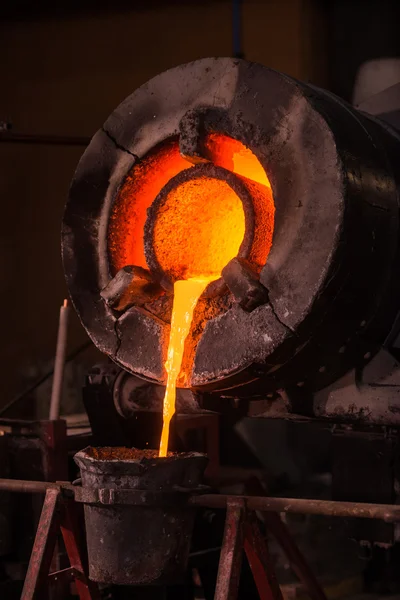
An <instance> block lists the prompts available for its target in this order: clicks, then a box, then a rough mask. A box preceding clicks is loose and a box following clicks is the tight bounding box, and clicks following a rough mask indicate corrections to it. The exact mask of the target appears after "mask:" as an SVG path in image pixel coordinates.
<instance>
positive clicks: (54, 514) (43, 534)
mask: <svg viewBox="0 0 400 600" xmlns="http://www.w3.org/2000/svg"><path fill="white" fill-rule="evenodd" d="M59 497H60V490H59V489H57V488H52V487H50V488H49V489H48V490H47V491H46V497H45V500H44V504H43V509H42V514H41V516H40V520H39V525H38V529H37V532H36V537H35V541H34V544H33V548H32V554H31V559H30V561H29V566H28V571H27V573H26V577H25V582H24V587H23V590H22V595H21V600H34V599H35V598H37V599H38V600H40V598H43V597H44V595H43V594H44V589H45V586H46V582H47V576H48V573H49V569H50V565H51V561H52V558H53V553H54V548H55V544H56V539H57V529H58V526H59V520H58V499H59Z"/></svg>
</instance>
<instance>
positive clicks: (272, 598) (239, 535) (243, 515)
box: [214, 497, 326, 600]
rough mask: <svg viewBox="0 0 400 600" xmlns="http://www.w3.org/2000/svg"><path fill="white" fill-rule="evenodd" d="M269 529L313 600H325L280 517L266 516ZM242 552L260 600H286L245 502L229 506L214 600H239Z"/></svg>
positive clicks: (237, 500) (234, 501)
mask: <svg viewBox="0 0 400 600" xmlns="http://www.w3.org/2000/svg"><path fill="white" fill-rule="evenodd" d="M266 524H267V529H269V530H270V531H271V533H272V534H273V535H274V537H276V539H277V541H278V543H279V544H280V545H281V547H282V549H283V550H284V552H285V553H286V555H287V557H288V559H289V561H290V563H291V566H292V568H293V570H294V571H295V573H296V575H297V576H298V577H299V579H300V581H301V582H302V583H303V585H304V587H305V589H306V590H307V592H308V595H309V596H310V598H311V600H326V596H325V593H324V591H323V589H322V588H321V587H320V586H319V584H318V582H317V580H316V579H315V577H314V575H313V573H312V571H311V569H310V568H309V566H308V564H307V563H306V561H305V559H304V557H303V555H302V554H301V552H300V550H299V549H298V548H297V546H296V544H295V542H294V540H293V539H292V537H291V535H290V533H289V531H288V530H287V529H286V526H285V525H284V523H283V522H282V521H281V519H280V517H279V515H275V514H274V515H273V518H271V514H267V515H266ZM243 552H244V553H245V554H246V557H247V560H248V563H249V566H250V569H251V571H252V573H253V577H254V582H255V584H256V587H257V590H258V595H259V597H260V600H283V595H282V591H281V588H280V586H279V582H278V579H277V577H276V573H275V569H274V566H273V562H272V559H271V555H270V553H269V549H268V545H267V542H266V539H265V536H263V535H262V533H261V530H260V527H259V521H258V519H257V516H256V513H255V511H253V510H248V509H247V508H246V502H245V500H243V498H234V497H232V498H230V499H229V500H228V502H227V512H226V521H225V530H224V537H223V542H222V548H221V555H220V561H219V567H218V576H217V585H216V590H215V596H214V600H236V599H237V597H238V592H239V583H240V573H241V569H242V559H243Z"/></svg>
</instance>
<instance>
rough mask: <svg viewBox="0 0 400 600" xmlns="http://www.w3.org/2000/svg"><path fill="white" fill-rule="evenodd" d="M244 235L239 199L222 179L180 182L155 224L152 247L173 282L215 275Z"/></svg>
mask: <svg viewBox="0 0 400 600" xmlns="http://www.w3.org/2000/svg"><path fill="white" fill-rule="evenodd" d="M244 234H245V215H244V210H243V205H242V202H241V200H240V198H239V197H238V196H237V195H236V193H235V192H234V190H233V189H232V188H231V187H230V186H229V185H228V184H227V183H226V181H223V180H220V179H214V178H212V177H201V178H199V179H192V180H189V181H186V182H183V183H181V184H180V185H179V186H177V187H176V188H174V189H173V190H172V191H171V192H170V193H169V194H168V196H167V198H166V200H165V202H164V204H163V205H162V208H161V209H160V210H159V212H158V215H157V219H156V222H155V226H154V240H153V247H154V251H155V254H156V257H157V260H158V263H159V265H160V266H161V268H162V270H163V271H164V272H165V273H167V274H168V275H169V276H170V277H171V279H172V280H174V281H175V280H177V279H190V278H193V277H208V276H213V278H214V279H217V278H218V277H219V276H220V273H221V271H222V269H223V268H224V266H225V265H226V264H227V263H228V262H229V261H230V260H231V259H232V258H234V257H235V256H237V254H238V252H239V248H240V245H241V243H242V241H243V237H244Z"/></svg>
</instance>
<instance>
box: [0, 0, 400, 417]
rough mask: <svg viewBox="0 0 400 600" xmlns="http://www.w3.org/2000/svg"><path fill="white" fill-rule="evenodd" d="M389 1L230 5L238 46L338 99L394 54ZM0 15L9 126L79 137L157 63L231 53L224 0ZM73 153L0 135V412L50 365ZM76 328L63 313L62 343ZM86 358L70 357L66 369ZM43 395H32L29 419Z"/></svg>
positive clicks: (24, 9)
mask: <svg viewBox="0 0 400 600" xmlns="http://www.w3.org/2000/svg"><path fill="white" fill-rule="evenodd" d="M399 4H400V3H399V2H388V1H387V0H380V1H373V2H372V1H367V0H365V1H363V2H352V1H350V0H347V1H345V0H343V1H342V0H338V1H336V2H334V1H332V2H328V1H325V2H323V1H318V0H270V1H268V0H265V1H262V0H243V2H242V10H241V31H242V37H241V48H240V50H241V51H242V52H243V54H244V56H245V58H246V59H248V60H251V61H256V62H259V63H262V64H265V65H267V66H270V67H272V68H274V69H277V70H280V71H284V72H285V73H287V74H289V75H291V76H293V77H296V78H298V79H301V80H306V81H311V82H312V83H314V84H316V85H319V86H322V87H328V88H330V89H331V90H333V91H334V92H336V93H337V94H339V95H341V96H343V97H344V98H346V99H347V100H350V99H351V97H352V92H353V86H354V79H355V75H356V72H357V69H358V68H359V66H360V65H361V64H362V63H363V62H365V61H366V60H370V59H375V58H380V57H384V58H387V57H397V56H398V55H399V41H398V40H399V39H400V38H399V35H398V31H397V28H398V25H399V23H400V19H399V12H400V9H399V6H398V5H399ZM0 19H1V20H0V78H1V79H0V90H1V93H0V121H5V120H10V121H12V123H13V131H15V132H16V133H38V134H39V133H40V134H58V135H70V136H91V135H93V133H94V132H95V131H96V130H97V129H98V128H99V127H100V126H101V125H102V123H103V122H104V120H105V119H106V117H107V116H108V115H109V113H110V112H111V111H112V110H113V109H114V108H115V107H116V106H117V105H118V104H119V103H120V102H121V101H122V100H123V99H124V98H125V97H126V96H128V95H129V94H130V93H131V92H132V91H134V90H135V88H136V87H138V86H140V85H141V84H142V83H144V82H145V81H146V80H148V79H149V78H151V77H153V76H154V75H156V74H157V73H159V72H160V71H163V70H165V69H168V68H170V67H173V66H175V65H178V64H180V63H184V62H187V61H191V60H194V59H197V58H201V57H205V56H230V55H232V54H233V52H234V50H233V41H232V1H230V0H229V1H223V0H220V1H212V0H208V1H204V0H203V1H201V2H196V1H186V2H184V1H181V2H179V1H174V2H170V1H168V0H162V1H156V0H147V1H146V2H138V1H136V2H135V1H130V2H118V1H115V0H114V1H113V2H100V1H97V2H88V1H84V0H81V1H80V2H75V3H74V2H61V1H59V2H55V1H54V2H52V3H50V2H18V1H11V0H9V1H6V2H4V0H3V2H2V3H1V5H0ZM399 79H400V77H399ZM82 152H83V147H74V146H71V147H67V146H65V147H64V146H51V145H29V144H27V145H22V144H10V143H7V144H6V143H0V161H1V162H0V164H1V166H0V197H1V212H2V217H1V221H0V290H1V293H0V302H1V306H0V315H1V320H2V335H1V346H0V369H1V379H0V386H1V387H0V389H1V395H0V407H1V406H2V405H5V404H6V403H7V402H9V400H10V399H11V398H12V397H13V396H14V395H15V394H16V393H18V392H19V391H20V390H21V389H23V388H24V387H25V386H26V385H27V384H28V383H29V382H32V381H34V380H35V379H36V378H37V377H38V376H39V375H40V374H42V373H44V372H45V371H46V370H47V369H48V368H49V367H51V361H52V357H53V353H54V348H55V341H56V331H57V318H58V309H59V305H60V304H61V302H62V300H63V298H64V297H65V296H66V289H65V285H64V280H63V273H62V268H61V260H60V222H61V217H62V211H63V206H64V202H65V199H66V197H67V194H68V188H69V184H70V181H71V178H72V175H73V173H74V169H75V167H76V165H77V162H78V161H79V158H80V156H81V154H82ZM85 337H86V335H85V333H84V332H83V330H82V328H81V326H80V325H79V323H78V321H77V319H76V317H75V316H73V318H72V323H71V331H70V337H69V344H68V347H69V351H71V350H74V349H75V348H76V347H78V346H79V345H80V344H81V343H82V342H83V341H84V340H85ZM95 359H96V355H95V353H93V352H89V353H87V354H86V355H82V358H80V359H79V361H77V362H78V366H79V368H80V369H81V370H79V369H78V375H79V376H80V374H81V373H82V372H84V370H85V368H86V366H88V365H89V364H91V362H93V361H94V360H95ZM67 379H68V378H67ZM73 379H74V378H73V377H72V379H71V378H70V380H69V383H68V381H67V385H72V383H73ZM47 394H48V388H46V387H45V388H42V389H41V390H39V393H38V395H37V396H36V399H38V400H39V403H38V405H39V407H40V408H39V412H38V416H39V415H42V416H43V415H44V414H45V412H46V397H47ZM28 400H29V401H31V400H32V397H31V398H29V399H28ZM21 406H22V405H21Z"/></svg>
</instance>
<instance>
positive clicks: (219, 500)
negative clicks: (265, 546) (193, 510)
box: [190, 494, 400, 523]
mask: <svg viewBox="0 0 400 600" xmlns="http://www.w3.org/2000/svg"><path fill="white" fill-rule="evenodd" d="M231 498H232V496H229V495H224V494H220V495H219V494H204V495H203V496H198V497H195V496H193V497H192V498H191V499H190V502H191V503H192V504H193V505H194V506H207V507H209V508H225V507H226V506H227V503H228V501H229V500H230V499H231ZM237 498H238V499H242V500H244V501H245V502H246V506H247V508H248V509H250V510H259V511H273V512H287V513H298V514H305V515H325V516H330V517H354V518H360V519H382V520H383V521H387V522H389V523H390V522H393V523H394V522H397V521H400V506H399V505H394V504H368V503H367V502H365V503H364V502H337V501H334V500H310V499H303V498H270V497H263V496H237Z"/></svg>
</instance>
